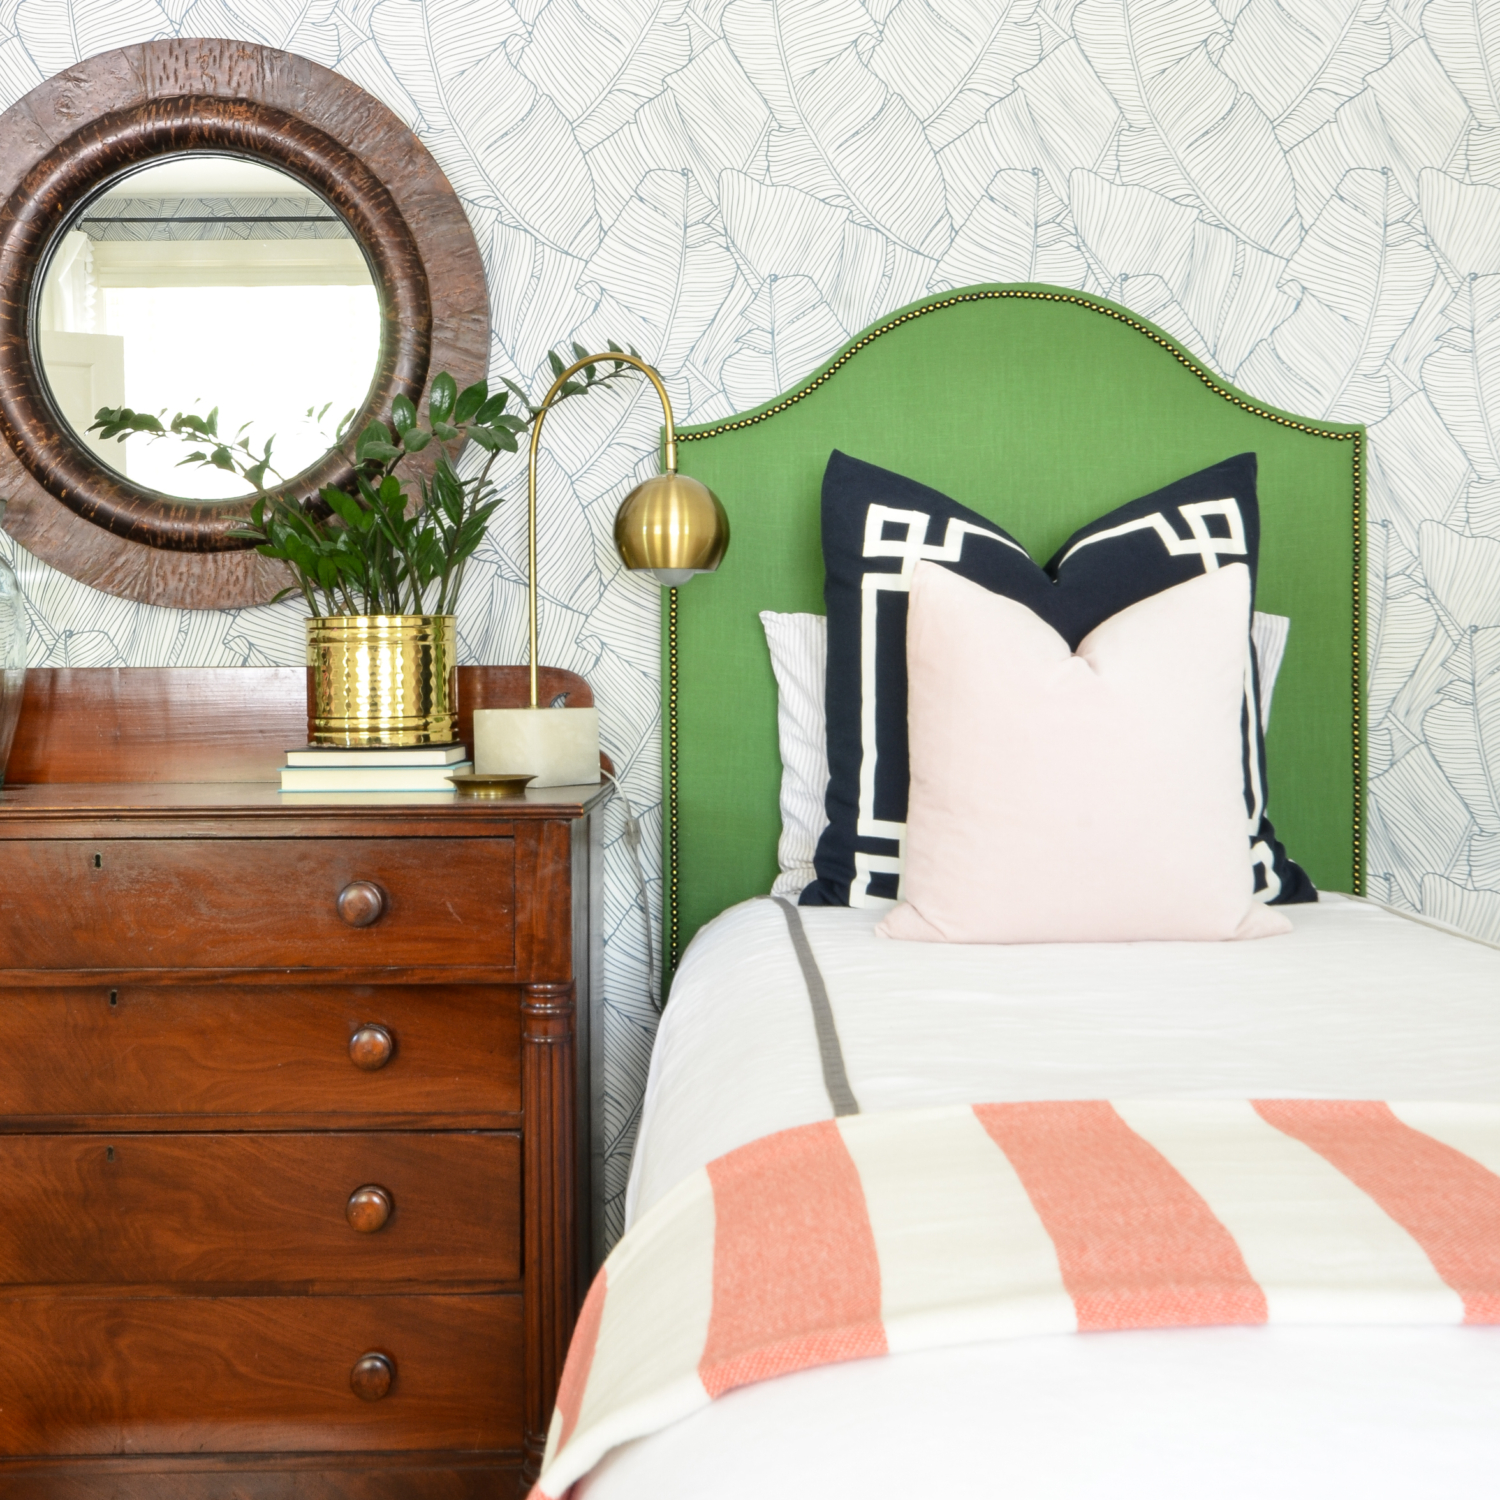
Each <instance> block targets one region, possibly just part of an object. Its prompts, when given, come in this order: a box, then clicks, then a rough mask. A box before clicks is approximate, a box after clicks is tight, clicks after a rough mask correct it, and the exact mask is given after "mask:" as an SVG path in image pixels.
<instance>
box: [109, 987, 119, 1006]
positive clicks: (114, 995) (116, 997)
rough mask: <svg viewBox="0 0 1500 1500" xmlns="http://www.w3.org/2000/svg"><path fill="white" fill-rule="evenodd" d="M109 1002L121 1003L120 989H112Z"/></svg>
mask: <svg viewBox="0 0 1500 1500" xmlns="http://www.w3.org/2000/svg"><path fill="white" fill-rule="evenodd" d="M109 1003H110V1004H111V1005H118V1004H119V1003H120V992H119V990H111V991H110V992H109Z"/></svg>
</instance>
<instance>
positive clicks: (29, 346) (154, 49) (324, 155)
mask: <svg viewBox="0 0 1500 1500" xmlns="http://www.w3.org/2000/svg"><path fill="white" fill-rule="evenodd" d="M489 362H490V327H489V297H488V293H487V290H486V286H485V277H484V263H483V261H482V260H481V259H480V255H479V246H478V245H477V244H476V242H475V239H474V231H473V229H472V228H471V227H470V224H469V220H468V217H467V215H466V214H465V212H464V207H463V205H462V204H461V203H460V202H459V200H458V196H457V194H456V193H455V192H454V191H453V188H452V185H451V184H450V183H449V182H448V179H447V178H446V177H444V176H443V173H442V169H441V168H440V167H439V166H438V164H437V163H436V162H435V161H434V160H433V159H432V155H431V153H430V152H429V151H428V150H427V148H426V147H425V146H424V145H423V144H422V142H421V141H420V140H418V139H417V137H416V136H415V135H413V134H412V132H411V131H410V130H409V129H407V127H406V126H405V125H404V124H403V123H402V122H401V121H400V120H399V119H397V117H396V116H395V115H394V114H392V113H391V111H390V110H389V109H388V108H387V107H386V106H385V105H384V104H382V103H381V102H380V101H379V100H378V99H375V98H373V97H372V96H371V95H369V94H367V93H365V92H364V90H363V89H361V88H360V87H359V86H358V85H357V84H355V83H353V82H351V81H350V80H349V79H347V78H343V77H340V76H339V75H338V74H336V73H333V72H330V71H329V70H328V69H327V68H324V67H322V66H321V65H319V64H318V63H315V62H312V61H310V60H309V59H307V58H305V57H296V56H294V55H293V54H292V53H289V52H279V51H277V50H276V49H275V48H271V47H260V46H257V45H255V44H254V43H251V42H239V41H223V40H214V39H212V38H202V37H192V38H186V37H185V38H169V39H166V40H162V41H154V42H142V43H139V44H136V45H134V46H130V47H124V48H121V49H119V50H118V51H114V52H103V53H100V54H99V55H98V56H96V57H91V58H88V59H86V60H84V61H83V62H80V63H77V64H74V65H70V66H69V67H68V68H67V69H66V70H65V71H64V72H62V73H59V74H58V75H57V76H56V77H54V78H50V79H48V80H47V81H46V82H45V83H41V84H38V85H37V87H36V88H35V89H33V90H32V91H31V93H29V94H27V95H26V96H25V97H24V98H21V99H18V100H16V101H15V103H13V104H12V105H11V106H10V107H9V108H8V109H5V110H3V111H0V495H3V496H5V497H6V498H7V499H8V500H9V502H10V503H9V505H8V506H7V507H6V510H5V516H4V527H5V530H6V531H7V532H8V533H9V534H10V535H11V536H13V537H15V538H16V540H17V541H19V542H20V543H21V544H22V545H23V546H25V547H27V548H28V549H29V550H30V551H32V552H33V553H35V554H36V555H37V556H38V557H41V558H43V559H44V560H45V561H47V562H49V563H51V564H52V565H53V566H54V567H56V568H60V569H61V570H62V571H63V572H65V573H68V574H70V575H71V576H72V577H74V578H77V579H81V580H82V581H83V582H85V583H88V584H92V585H93V586H94V587H95V588H100V589H104V590H106V591H108V592H109V593H112V594H118V595H121V596H123V597H126V598H131V599H139V600H142V601H143V602H145V603H149V604H163V605H175V606H183V605H185V606H188V607H190V608H195V609H201V608H208V607H216V608H238V607H241V606H244V605H247V604H256V603H263V602H264V601H266V600H268V599H271V598H274V597H275V596H276V595H278V594H279V593H280V592H281V591H282V590H283V589H285V587H286V585H287V582H288V578H287V574H286V570H285V569H284V568H283V567H282V566H281V564H279V563H276V562H274V561H272V560H271V559H268V558H263V557H261V556H260V555H259V554H258V553H257V552H256V551H255V549H254V546H253V544H252V543H251V542H250V541H248V540H247V539H246V538H245V537H244V536H243V535H241V528H242V517H243V515H244V513H245V511H246V508H247V507H246V501H245V497H246V496H247V494H248V493H250V492H251V491H252V489H253V488H254V487H257V486H255V485H253V484H252V485H247V484H246V483H245V482H244V481H243V480H241V479H237V478H236V477H235V476H233V475H232V474H230V473H228V472H225V470H224V465H223V463H222V462H221V463H216V462H215V451H216V445H217V446H219V447H223V446H226V445H228V446H230V448H231V453H230V454H229V455H222V454H221V455H220V458H221V459H223V458H225V457H232V458H236V459H237V460H238V461H237V462H235V463H234V464H232V465H231V467H237V468H239V469H240V470H241V472H242V473H243V472H244V471H245V470H246V469H249V470H250V471H251V472H252V474H253V475H254V478H255V479H256V480H259V481H261V482H262V483H263V484H264V486H265V487H266V488H269V489H271V490H273V491H274V490H278V489H281V490H286V491H289V492H291V493H293V494H296V495H298V496H299V497H302V498H312V497H314V496H316V495H317V494H318V492H319V491H320V490H322V489H324V488H325V487H327V486H333V487H334V488H341V489H347V488H348V487H349V486H350V485H352V484H353V483H354V478H355V467H354V462H353V457H352V454H349V453H347V452H344V451H341V450H340V449H338V448H335V447H332V446H331V440H332V438H333V436H334V434H335V433H336V432H337V429H338V426H339V423H340V420H341V419H342V418H343V417H344V415H345V413H346V412H350V411H352V412H353V413H354V417H353V420H354V424H355V426H356V427H357V428H360V429H363V428H364V427H365V425H366V424H367V423H369V422H370V421H372V420H381V421H389V420H390V417H391V409H392V404H393V403H394V402H395V401H396V399H397V398H398V397H402V396H404V397H407V398H408V399H414V398H416V397H417V396H419V395H420V394H421V392H422V390H423V389H424V387H425V386H426V384H427V382H428V381H429V380H430V379H431V377H432V376H433V375H434V374H435V373H436V372H438V371H439V370H445V371H447V372H448V373H449V374H450V375H452V377H453V379H454V380H455V381H456V382H457V383H458V385H459V387H460V388H462V387H464V386H468V385H472V384H473V383H474V382H475V381H476V380H479V379H480V378H481V377H483V376H484V375H485V374H486V372H487V370H488V368H489ZM309 408H311V411H312V415H311V417H309V415H308V412H309ZM101 411H104V412H106V413H107V414H113V415H114V417H115V419H116V420H114V421H113V422H106V423H105V424H104V425H103V426H100V425H99V421H100V419H99V413H100V412H101ZM174 418H175V419H177V428H178V430H177V431H176V432H173V431H172V427H173V420H174ZM210 418H212V421H210ZM153 424H154V425H153ZM158 427H159V428H160V429H162V430H161V431H160V432H157V431H156V429H157V428H158ZM127 429H128V430H129V435H128V436H127V437H126V440H125V442H123V443H120V442H117V441H115V439H117V438H118V437H119V436H120V435H121V434H122V433H125V432H126V431H127ZM268 440H269V441H270V443H271V454H270V457H269V460H268V461H267V464H266V468H265V471H264V473H260V472H258V471H257V467H258V461H259V460H260V459H262V458H263V457H264V456H265V444H266V442H267V441H268ZM235 443H243V444H244V446H243V447H242V448H241V449H239V450H238V453H235V452H234V451H233V447H232V445H233V444H235ZM430 452H431V453H432V455H433V457H432V459H431V460H429V462H435V455H436V449H433V450H430ZM195 454H198V455H201V456H200V457H196V458H195V457H194V455H195ZM425 459H427V455H419V456H418V458H417V459H415V460H414V464H416V465H418V466H420V465H421V464H422V463H423V462H424V460H425ZM184 460H187V462H184Z"/></svg>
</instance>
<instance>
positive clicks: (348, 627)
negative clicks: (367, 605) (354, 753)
mask: <svg viewBox="0 0 1500 1500" xmlns="http://www.w3.org/2000/svg"><path fill="white" fill-rule="evenodd" d="M457 646H458V632H457V629H456V627H455V624H454V618H453V616H452V615H325V616H323V617H321V618H319V619H312V620H309V621H308V622H307V665H308V666H309V667H310V668H311V673H310V680H309V683H308V712H307V720H308V722H307V729H308V742H309V743H310V744H313V745H346V746H373V745H447V744H451V743H452V742H453V739H454V736H455V734H456V732H457V724H458V649H457Z"/></svg>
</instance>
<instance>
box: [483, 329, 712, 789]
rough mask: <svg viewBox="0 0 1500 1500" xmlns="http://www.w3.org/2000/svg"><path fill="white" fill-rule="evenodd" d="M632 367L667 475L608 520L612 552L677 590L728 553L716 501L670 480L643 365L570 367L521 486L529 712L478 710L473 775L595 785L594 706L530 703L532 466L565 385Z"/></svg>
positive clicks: (552, 395) (671, 446)
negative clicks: (605, 369)
mask: <svg viewBox="0 0 1500 1500" xmlns="http://www.w3.org/2000/svg"><path fill="white" fill-rule="evenodd" d="M610 363H614V364H626V365H633V366H634V367H635V368H636V369H638V370H640V371H641V372H642V373H643V374H644V375H645V376H646V377H647V379H648V380H650V382H651V384H652V385H653V386H654V387H655V388H656V394H657V395H658V396H659V397H660V398H661V408H662V414H663V416H664V417H665V419H666V460H667V471H666V473H665V474H656V475H653V476H652V477H651V478H650V479H646V480H643V481H642V482H641V483H640V484H638V485H636V487H635V488H634V489H633V490H631V492H630V493H629V494H628V495H627V496H626V497H625V499H624V500H623V501H622V502H621V503H620V508H619V510H618V511H617V512H616V514H615V547H616V548H617V549H618V551H619V554H620V557H621V560H622V561H623V562H624V564H625V566H626V567H627V568H629V569H630V570H631V571H632V572H636V573H645V574H647V575H648V576H649V577H651V578H653V579H655V580H656V582H657V583H659V584H661V585H663V586H664V587H666V588H673V589H675V588H677V587H678V586H679V585H681V584H684V583H686V582H687V581H688V580H689V579H690V578H692V577H694V576H695V575H697V574H699V573H712V572H713V571H714V570H715V569H716V568H717V567H718V566H719V563H720V562H721V561H722V560H723V558H724V553H725V551H726V550H727V549H728V547H729V517H728V516H727V515H725V513H724V507H723V506H722V505H720V504H719V500H718V497H717V496H716V495H715V494H714V493H713V491H712V490H710V489H709V488H708V486H707V485H705V484H701V483H700V482H699V481H698V480H696V479H693V478H692V477H690V476H689V475H687V474H679V473H678V472H677V433H676V429H675V428H674V426H673V423H672V403H671V401H670V400H669V399H668V397H667V388H666V386H665V385H663V384H662V380H661V376H660V375H658V374H657V373H656V371H655V370H653V369H652V368H651V366H650V365H648V364H647V363H646V362H645V360H643V359H640V358H638V357H637V356H635V355H633V354H622V353H619V352H617V351H615V350H611V351H610V352H609V353H607V354H591V355H589V356H588V357H587V358H584V359H579V360H575V361H574V362H573V363H572V364H571V365H569V366H568V367H567V368H566V369H565V370H563V371H562V373H561V374H560V375H558V377H557V379H556V380H554V381H553V382H552V386H551V388H550V389H549V390H548V392H547V394H546V396H545V397H544V398H543V399H542V404H541V406H540V408H539V409H538V411H537V415H536V420H535V421H534V422H533V423H532V425H531V457H530V463H529V465H528V470H527V482H526V566H527V581H526V604H527V618H528V625H529V630H530V636H529V659H530V666H531V702H530V706H529V707H527V708H499V709H480V710H477V711H476V712H475V715H474V763H475V769H476V771H479V772H485V773H491V774H495V775H502V774H509V773H526V774H532V775H533V776H534V779H533V781H532V785H533V786H537V787H546V786H563V785H574V784H577V783H580V782H597V781H598V779H599V771H598V765H599V720H598V714H597V712H596V710H594V709H592V708H577V709H567V710H562V711H551V710H549V711H547V712H542V711H541V709H542V705H541V704H540V703H539V702H538V700H537V540H536V530H537V528H536V511H537V504H536V462H537V453H538V449H539V444H540V442H541V436H542V424H543V423H544V422H545V421H546V417H547V413H548V412H549V411H550V410H551V409H552V404H553V402H554V401H555V400H556V399H557V396H558V393H559V392H560V391H561V390H562V388H563V386H564V385H566V384H567V382H568V381H569V380H570V379H571V378H572V377H573V376H574V375H576V374H577V373H578V372H579V371H580V370H582V369H585V368H586V367H587V366H589V365H602V364H610Z"/></svg>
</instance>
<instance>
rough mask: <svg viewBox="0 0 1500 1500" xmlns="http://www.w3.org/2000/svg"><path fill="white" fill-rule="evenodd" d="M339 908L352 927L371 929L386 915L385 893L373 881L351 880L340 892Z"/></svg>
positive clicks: (341, 914)
mask: <svg viewBox="0 0 1500 1500" xmlns="http://www.w3.org/2000/svg"><path fill="white" fill-rule="evenodd" d="M338 906H339V915H340V916H341V917H342V918H343V919H344V920H345V921H346V922H347V923H348V924H349V925H350V926H351V927H369V926H371V925H372V924H373V923H375V922H378V921H379V920H380V919H381V917H382V916H383V915H384V914H385V892H384V891H383V890H381V889H380V887H379V886H378V885H376V884H375V882H374V881H373V880H351V881H350V882H349V884H348V885H346V886H345V887H344V888H343V890H341V891H340V892H339V902H338Z"/></svg>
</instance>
